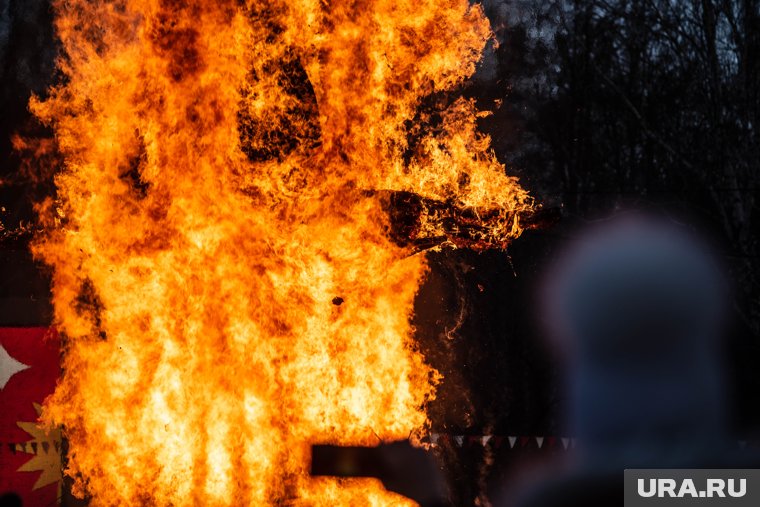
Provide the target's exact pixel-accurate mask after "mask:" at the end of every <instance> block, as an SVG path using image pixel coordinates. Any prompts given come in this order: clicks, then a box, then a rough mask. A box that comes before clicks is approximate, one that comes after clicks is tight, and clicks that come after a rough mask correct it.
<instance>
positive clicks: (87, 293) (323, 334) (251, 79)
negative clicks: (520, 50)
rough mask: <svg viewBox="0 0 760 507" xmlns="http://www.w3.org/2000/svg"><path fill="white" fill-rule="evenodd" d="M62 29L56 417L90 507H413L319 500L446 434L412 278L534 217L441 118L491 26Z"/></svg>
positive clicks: (465, 124) (89, 24) (439, 5)
mask: <svg viewBox="0 0 760 507" xmlns="http://www.w3.org/2000/svg"><path fill="white" fill-rule="evenodd" d="M56 13H57V30H58V34H59V36H60V38H61V41H62V44H63V48H64V54H65V56H64V57H63V58H62V59H61V60H60V62H59V65H60V68H61V71H62V73H63V75H64V76H65V80H64V82H63V84H61V85H59V86H57V87H54V88H52V89H51V90H50V94H49V97H48V98H47V99H45V100H39V99H36V100H33V101H32V104H31V107H32V109H33V111H34V113H35V114H36V115H37V116H38V117H39V118H41V119H42V120H43V121H45V122H47V123H49V124H50V125H52V126H53V128H54V129H55V132H56V135H57V139H58V142H59V144H60V148H61V151H62V153H63V155H64V157H65V168H64V170H63V171H62V172H60V173H59V174H58V175H57V178H56V184H57V189H58V196H57V199H56V200H49V201H47V202H44V203H42V204H41V205H40V206H39V211H40V213H41V216H42V218H43V222H44V225H45V226H46V232H45V233H44V234H42V235H40V236H39V237H38V238H37V240H36V242H35V246H34V251H35V253H36V255H37V256H38V258H40V259H43V260H44V261H46V262H47V263H49V264H50V265H51V266H52V267H53V269H54V273H53V284H54V288H53V292H54V306H55V320H56V325H57V326H58V329H59V330H60V331H61V333H62V335H63V336H64V337H65V341H66V344H67V345H66V348H65V358H64V362H63V366H64V371H65V373H64V375H63V378H62V380H61V381H60V383H59V385H58V387H57V389H56V392H55V394H54V395H53V396H52V397H51V398H50V399H49V400H47V402H46V404H45V407H44V413H43V418H44V420H45V421H46V422H47V423H49V424H51V425H52V424H62V425H63V426H64V430H65V435H66V437H67V438H68V441H69V456H68V457H69V461H68V469H67V473H68V474H69V475H71V476H73V477H74V478H75V491H74V492H75V493H76V494H77V495H79V496H82V495H90V496H91V498H92V505H102V506H110V505H119V506H121V505H146V504H151V505H174V506H182V505H208V506H216V505H220V506H222V505H257V506H258V505H275V504H277V505H281V504H282V503H283V502H289V503H292V504H294V505H329V506H333V505H378V506H379V505H391V504H393V505H402V504H403V505H406V503H405V500H403V499H402V498H400V497H399V496H397V495H393V494H391V493H388V492H386V491H384V490H383V488H382V487H381V486H380V484H379V483H378V482H374V481H372V480H368V479H367V480H364V479H362V480H358V479H357V480H341V481H338V480H331V479H325V478H321V479H311V478H309V476H308V450H309V444H310V443H311V442H315V441H318V442H322V443H335V444H342V445H373V444H376V443H377V442H378V437H380V438H382V439H383V440H393V439H398V438H406V437H407V436H408V435H409V434H410V432H415V431H419V430H421V429H423V428H424V427H425V425H426V422H427V419H426V415H425V411H424V409H425V404H426V402H428V401H429V400H431V399H432V398H433V397H434V395H435V394H434V390H435V385H436V382H437V380H438V377H439V375H438V374H437V372H436V371H434V370H432V369H431V368H430V367H428V366H427V365H426V364H425V361H424V358H423V357H422V356H421V354H420V353H419V352H418V351H417V349H416V347H415V344H414V341H413V330H412V328H411V326H410V323H409V317H410V315H411V313H412V311H413V303H414V297H415V294H416V292H417V289H418V286H419V283H420V280H421V279H422V277H423V276H424V274H425V270H426V264H425V258H424V256H422V255H412V254H413V253H414V252H418V251H420V250H424V249H428V248H432V247H439V246H441V245H449V246H454V247H468V248H476V249H484V248H490V247H496V248H502V247H504V246H505V245H506V244H507V243H508V242H509V241H510V240H512V239H513V238H515V237H517V236H518V235H519V234H520V233H521V231H522V228H523V227H525V224H526V223H527V222H526V221H525V220H527V219H526V218H524V217H529V216H530V215H531V212H532V209H533V204H532V201H531V199H530V198H529V196H528V195H527V194H526V192H525V191H524V190H522V189H521V188H520V187H519V186H518V184H517V182H516V181H515V180H514V179H513V178H510V177H508V176H506V174H505V170H504V167H503V166H502V165H501V164H500V163H499V162H498V161H497V160H496V158H495V157H494V155H493V153H492V152H491V151H490V148H489V139H488V138H487V137H485V136H483V135H480V134H479V133H478V132H477V130H476V119H477V117H478V115H479V114H480V112H479V111H477V109H476V108H475V106H474V104H473V103H472V102H470V101H467V100H462V99H460V100H456V101H454V102H452V103H450V104H447V105H445V106H441V108H440V109H439V110H436V111H435V112H434V113H430V112H426V113H424V114H422V113H421V112H420V111H421V107H420V104H421V102H422V100H423V98H425V97H427V96H430V95H431V94H434V93H445V92H447V91H450V90H452V89H453V88H454V87H456V86H457V85H459V84H461V83H462V82H463V81H464V80H465V79H466V78H467V77H468V76H470V75H471V74H472V73H473V72H474V70H475V65H476V62H477V61H478V59H479V56H480V53H481V51H482V49H483V47H484V45H485V44H486V42H487V40H488V38H489V33H490V32H489V26H488V22H487V20H486V19H485V17H484V15H483V13H482V10H481V8H480V7H478V6H471V5H470V4H469V2H468V1H467V0H414V1H404V2H399V1H396V0H377V1H369V0H368V1H360V2H346V1H333V2H322V1H317V0H313V1H312V0H303V1H300V2H296V1H274V2H272V1H269V0H267V1H262V0H249V1H247V2H238V1H220V2H208V1H205V0H203V1H202V0H195V1H193V0H186V1H180V0H122V1H113V2H90V1H87V0H67V1H63V0H59V1H57V2H56ZM433 116H434V117H435V122H433V119H432V118H433ZM433 123H435V127H434V128H433V127H431V125H432V124H433ZM521 217H523V218H521ZM528 221H529V220H528ZM336 294H340V296H335V295H336ZM330 298H334V299H332V300H331V299H330ZM331 303H332V304H331Z"/></svg>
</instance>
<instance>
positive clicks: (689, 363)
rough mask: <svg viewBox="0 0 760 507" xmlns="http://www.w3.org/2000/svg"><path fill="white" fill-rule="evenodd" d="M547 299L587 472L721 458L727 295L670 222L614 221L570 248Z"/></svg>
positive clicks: (704, 255) (713, 267)
mask: <svg viewBox="0 0 760 507" xmlns="http://www.w3.org/2000/svg"><path fill="white" fill-rule="evenodd" d="M546 289H547V290H546V308H545V311H546V316H547V318H548V324H549V325H550V327H549V329H550V330H551V334H552V335H553V338H554V340H555V343H556V344H557V345H559V346H560V348H561V349H562V350H563V351H564V352H565V357H566V360H567V361H566V362H567V374H568V377H567V387H568V395H569V402H570V406H569V421H568V423H569V428H568V429H569V430H570V431H571V432H572V433H573V434H574V435H575V436H576V437H577V439H578V457H579V458H580V459H581V463H582V465H583V466H584V467H586V468H589V469H595V470H603V469H611V468H616V467H626V468H637V467H639V468H644V467H651V468H656V467H669V466H679V465H681V466H686V465H688V464H690V463H695V462H698V461H699V460H701V459H706V457H707V456H709V455H710V454H712V453H713V452H718V449H719V447H720V446H721V445H722V440H723V439H724V438H725V431H726V424H725V423H726V421H725V419H726V409H725V407H724V386H723V378H722V373H721V367H722V361H721V359H720V352H719V351H720V346H719V345H720V343H719V342H720V340H719V339H720V335H721V329H722V321H723V314H724V312H723V309H724V305H725V301H726V288H725V285H724V280H723V277H722V275H721V270H720V269H719V267H718V265H717V263H716V262H715V260H714V258H713V256H712V255H711V253H710V250H709V249H708V248H707V246H706V245H705V244H704V243H703V242H702V241H700V240H699V239H697V237H696V236H695V235H694V234H692V233H691V232H690V231H688V230H686V229H685V228H684V227H682V226H679V225H676V224H675V223H672V222H668V221H663V220H655V219H652V218H651V217H644V216H621V217H617V218H614V219H611V220H608V221H606V222H604V223H603V224H599V225H597V226H596V227H594V228H592V230H590V231H588V232H586V233H585V234H583V235H582V236H581V237H579V238H578V241H577V242H574V244H573V246H572V247H570V248H569V250H568V251H567V252H566V253H565V254H564V256H563V257H561V258H560V259H559V261H558V264H557V266H556V269H555V270H553V271H552V273H551V277H550V278H549V280H548V283H547V286H546Z"/></svg>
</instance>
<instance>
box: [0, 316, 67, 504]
mask: <svg viewBox="0 0 760 507" xmlns="http://www.w3.org/2000/svg"><path fill="white" fill-rule="evenodd" d="M59 349H60V343H59V340H58V337H57V335H56V334H55V333H54V332H52V331H50V330H49V329H48V328H42V327H39V328H0V407H2V409H1V410H0V495H2V494H6V493H15V494H16V495H18V496H19V497H20V498H21V500H22V502H23V505H30V506H37V505H39V506H53V505H58V504H59V503H60V498H61V435H60V432H58V431H51V432H49V433H46V432H45V431H43V430H42V429H40V428H39V427H38V426H37V418H38V416H39V414H40V410H41V406H40V404H41V403H42V402H43V400H44V399H45V397H46V396H47V395H48V394H50V393H52V392H53V389H54V388H55V383H56V380H57V378H58V375H59V373H60V366H59V353H60V350H59Z"/></svg>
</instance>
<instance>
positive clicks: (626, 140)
mask: <svg viewBox="0 0 760 507" xmlns="http://www.w3.org/2000/svg"><path fill="white" fill-rule="evenodd" d="M483 4H484V7H485V11H486V14H487V15H488V17H489V18H490V20H491V24H492V27H493V30H494V32H495V39H496V41H495V43H493V44H491V45H490V46H489V48H488V50H487V51H486V54H485V56H484V59H483V61H482V62H481V66H480V69H479V70H478V72H477V74H476V75H475V76H474V78H473V79H471V80H470V81H469V82H467V83H466V85H465V86H464V87H462V89H461V90H458V91H457V93H458V94H459V96H461V95H464V96H468V97H474V98H476V99H477V100H478V104H479V106H480V107H481V108H482V109H491V110H493V111H494V114H493V115H492V116H490V117H486V118H483V119H481V122H482V124H481V130H482V131H484V132H486V133H488V134H489V135H490V136H491V137H492V143H493V148H494V150H495V152H496V154H497V156H498V158H499V160H501V161H502V162H504V163H505V164H506V165H507V168H508V171H509V173H510V174H513V175H516V176H518V177H519V178H520V182H521V184H522V185H523V186H524V187H526V188H527V189H528V190H529V191H530V192H531V194H532V195H534V196H535V198H536V200H537V201H538V202H539V203H541V204H542V205H543V206H544V207H546V208H556V209H558V210H560V211H561V219H560V220H559V222H558V223H556V224H555V225H552V226H551V227H548V228H544V229H542V230H536V231H527V232H526V233H525V234H524V235H523V236H522V237H521V238H519V239H518V240H516V241H515V242H514V243H513V244H512V245H511V246H510V248H509V250H508V251H507V252H486V253H480V254H479V253H474V252H470V251H465V250H457V251H451V250H444V251H441V252H435V253H430V254H428V255H429V258H430V259H431V268H432V269H431V272H430V274H429V276H428V279H427V281H426V283H425V284H424V285H423V287H422V289H421V291H420V293H419V295H418V300H417V310H416V315H415V317H414V325H415V326H416V329H417V334H418V339H419V342H420V346H421V348H422V351H423V352H424V355H425V357H426V358H427V360H428V361H429V362H430V363H431V364H432V365H433V366H434V367H436V368H438V369H439V370H440V371H441V372H442V373H443V374H444V381H443V383H442V384H441V385H440V386H439V388H438V399H437V400H436V401H435V402H434V403H433V404H432V406H431V407H430V410H429V413H430V416H431V419H432V422H433V427H432V431H433V432H436V433H439V434H442V435H452V436H453V435H456V436H465V437H470V436H471V437H480V436H481V435H498V436H502V437H506V436H530V437H535V436H547V437H551V436H556V437H559V436H564V435H563V429H562V418H561V415H560V414H561V410H562V407H563V395H562V386H561V385H559V384H560V380H559V379H560V377H561V374H560V371H559V366H558V361H557V357H556V354H555V353H554V351H553V350H552V347H550V346H549V345H548V344H547V342H546V340H545V339H544V337H543V329H542V326H541V315H540V312H539V311H538V310H539V305H538V303H537V302H536V289H537V287H538V285H539V284H540V281H541V279H542V275H543V274H544V273H545V268H546V266H547V265H548V264H549V263H550V262H551V261H552V259H554V256H555V254H556V252H558V251H559V250H560V249H561V248H562V247H563V246H565V245H566V244H567V243H568V242H572V240H573V238H574V236H575V235H576V233H577V231H578V230H579V229H582V228H583V226H584V225H587V224H589V223H591V222H594V221H596V220H599V219H602V218H605V217H607V216H609V215H610V214H612V213H613V212H615V211H616V210H620V209H629V208H644V209H647V210H652V211H654V212H657V213H662V214H665V215H668V216H671V217H674V218H676V219H678V220H680V221H683V222H686V223H689V224H692V225H694V226H695V227H697V228H698V229H699V230H700V231H702V232H704V233H705V235H706V236H707V237H708V238H709V239H710V241H712V242H713V243H714V244H715V245H716V246H717V248H718V250H719V252H720V254H721V256H722V260H723V261H724V265H725V267H726V268H727V270H728V272H729V273H730V278H731V282H732V285H733V287H732V288H733V291H734V295H735V301H733V302H732V308H731V313H732V319H731V324H732V326H731V332H730V336H729V339H728V340H727V342H726V351H727V355H728V358H729V363H730V366H731V368H730V375H731V378H730V379H729V380H730V382H731V389H732V393H733V396H732V401H733V405H734V407H733V411H732V414H731V421H732V427H733V430H734V432H735V435H736V438H737V440H749V441H752V440H753V439H755V437H756V433H757V429H758V428H759V427H760V404H758V400H760V375H758V373H757V371H758V365H760V341H759V340H760V278H759V275H760V271H759V270H758V255H760V238H759V235H760V206H758V200H760V131H759V130H758V129H759V128H760V1H758V0H684V1H680V2H674V1H672V0H629V1H615V0H608V1H601V0H600V1H594V0H589V1H568V0H539V1H531V0H514V1H496V0H486V1H484V2H483ZM52 18H53V15H52V12H51V9H50V6H49V4H48V2H46V1H42V0H0V83H1V85H0V225H2V230H0V269H1V270H2V272H1V274H0V326H3V327H28V326H46V325H48V324H49V323H50V320H51V312H52V310H51V306H50V303H49V282H48V274H47V273H46V269H45V268H44V267H43V266H41V265H39V264H36V263H35V262H34V261H33V260H32V258H31V255H30V254H29V253H28V251H27V245H28V241H29V239H30V237H31V232H32V231H33V230H34V221H35V215H34V212H33V204H34V203H35V202H39V201H40V200H41V199H42V198H43V197H44V196H46V195H49V194H50V193H51V192H52V182H51V180H50V177H49V175H48V174H43V173H41V171H40V168H39V167H33V166H31V165H30V162H28V160H29V157H28V154H29V153H28V151H25V150H26V147H25V146H24V145H23V143H22V142H20V141H17V142H16V143H15V147H14V141H13V140H14V138H30V137H35V138H45V137H50V138H51V139H52V133H51V132H49V131H47V130H46V129H45V127H43V126H41V125H40V124H39V123H38V122H37V121H36V120H35V119H34V118H33V117H32V115H31V114H30V113H29V111H28V107H27V104H28V100H29V98H30V96H31V95H32V94H37V95H43V96H44V94H45V91H46V89H47V87H48V86H50V85H51V84H52V83H55V82H56V79H58V76H57V75H56V71H55V57H56V54H57V48H56V42H55V37H54V32H53V28H52ZM454 98H455V96H454V95H452V97H438V98H437V100H441V101H444V102H445V101H446V100H454ZM42 146H43V149H46V150H47V151H46V153H44V154H43V156H45V157H49V159H50V160H55V157H56V154H55V145H54V142H53V141H52V140H51V141H50V142H49V143H48V144H45V143H43V144H42ZM39 155H40V152H39V151H38V152H37V156H39ZM25 161H26V162H25ZM560 445H561V444H557V445H555V448H554V449H542V450H540V451H539V450H538V449H537V446H536V445H535V444H534V443H533V441H531V442H530V443H528V444H526V445H523V446H520V445H518V446H517V447H515V448H510V446H509V445H507V444H504V445H501V446H500V447H499V448H498V449H491V450H490V451H489V452H488V454H489V455H486V453H485V452H484V447H483V446H482V445H480V444H479V443H477V438H473V439H468V438H466V439H465V440H464V442H463V443H461V442H460V443H457V442H456V441H455V440H454V439H453V438H452V439H444V440H443V441H442V442H441V445H440V449H441V451H440V454H441V456H442V458H443V460H444V461H445V463H446V469H447V472H448V474H449V480H450V484H451V485H452V488H453V490H454V497H453V500H454V502H455V504H456V505H462V506H469V505H484V502H485V501H486V498H487V497H489V496H490V497H491V499H492V500H494V497H498V495H499V494H500V492H501V487H502V485H503V484H504V483H505V482H507V481H508V480H509V478H510V477H511V476H513V474H514V473H515V470H518V469H519V467H520V466H522V465H523V464H524V463H527V462H530V461H531V460H534V459H535V457H536V456H537V455H539V454H546V453H551V452H559V450H560V449H561V447H560Z"/></svg>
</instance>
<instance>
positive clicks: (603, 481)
mask: <svg viewBox="0 0 760 507" xmlns="http://www.w3.org/2000/svg"><path fill="white" fill-rule="evenodd" d="M618 505H621V506H622V505H623V476H622V474H607V475H573V476H567V477H563V478H556V479H552V480H550V481H546V482H543V483H542V484H540V485H536V486H535V487H534V488H532V489H531V490H530V491H526V492H525V494H524V495H521V498H519V499H518V501H517V503H516V504H515V507H596V506H599V507H615V506H618Z"/></svg>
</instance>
